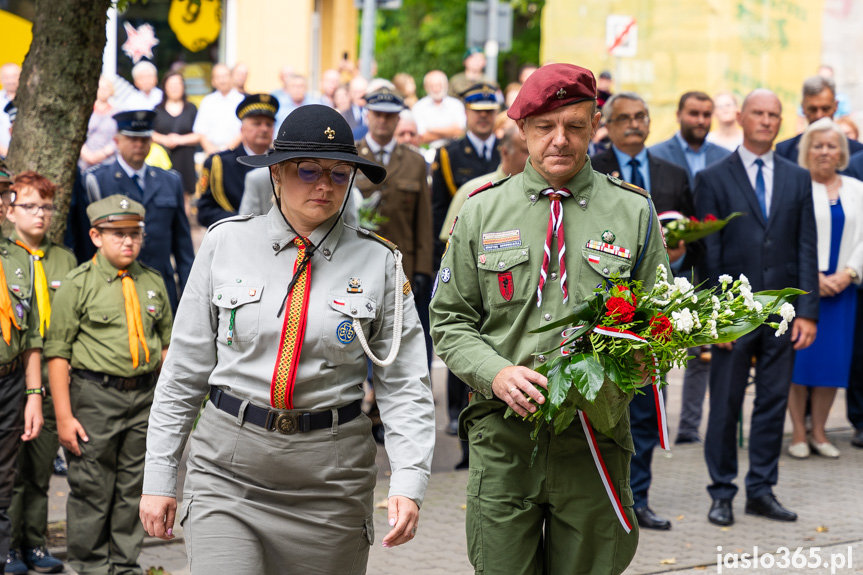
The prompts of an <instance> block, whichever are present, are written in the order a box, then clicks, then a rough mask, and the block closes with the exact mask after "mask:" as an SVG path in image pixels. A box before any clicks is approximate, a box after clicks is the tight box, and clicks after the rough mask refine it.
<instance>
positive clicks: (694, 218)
mask: <svg viewBox="0 0 863 575" xmlns="http://www.w3.org/2000/svg"><path fill="white" fill-rule="evenodd" d="M689 221H690V222H692V223H694V224H697V223H698V218H696V217H695V216H690V217H689Z"/></svg>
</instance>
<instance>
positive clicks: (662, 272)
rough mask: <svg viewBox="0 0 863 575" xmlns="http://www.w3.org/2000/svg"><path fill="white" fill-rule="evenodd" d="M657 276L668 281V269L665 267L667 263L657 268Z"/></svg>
mask: <svg viewBox="0 0 863 575" xmlns="http://www.w3.org/2000/svg"><path fill="white" fill-rule="evenodd" d="M656 276H657V277H659V278H662V281H668V270H667V269H665V264H659V266H658V267H657V268H656Z"/></svg>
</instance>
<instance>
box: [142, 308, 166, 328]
mask: <svg viewBox="0 0 863 575" xmlns="http://www.w3.org/2000/svg"><path fill="white" fill-rule="evenodd" d="M146 310H147V313H146V315H145V316H144V317H145V318H146V319H147V329H149V330H150V332H154V331H156V324H157V323H158V322H159V320H160V319H162V314H164V310H163V308H162V305H160V304H157V303H148V304H147V307H146Z"/></svg>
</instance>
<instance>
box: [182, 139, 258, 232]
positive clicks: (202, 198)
mask: <svg viewBox="0 0 863 575" xmlns="http://www.w3.org/2000/svg"><path fill="white" fill-rule="evenodd" d="M248 154H249V152H248V151H246V149H245V148H244V147H243V146H242V145H239V146H237V147H236V148H234V149H233V150H225V151H224V152H218V153H216V154H213V155H212V156H210V157H209V158H207V159H206V160H205V161H204V167H203V169H202V170H201V177H200V178H199V179H198V189H197V190H196V192H195V193H196V196H197V201H196V205H197V207H198V223H200V224H201V225H202V226H205V227H209V226H211V225H213V224H214V223H216V222H218V221H219V220H223V219H225V218H230V217H231V216H235V215H237V210H238V209H240V202H241V201H242V200H243V190H244V189H245V181H246V174H248V173H249V172H250V171H252V168H250V167H249V166H244V165H242V164H240V163H238V162H237V158H239V157H240V156H247V155H248Z"/></svg>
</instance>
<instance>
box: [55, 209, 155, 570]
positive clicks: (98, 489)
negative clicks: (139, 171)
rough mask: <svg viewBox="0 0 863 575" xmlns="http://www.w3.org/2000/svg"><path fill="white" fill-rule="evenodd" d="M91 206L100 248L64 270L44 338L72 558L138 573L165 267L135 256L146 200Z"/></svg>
mask: <svg viewBox="0 0 863 575" xmlns="http://www.w3.org/2000/svg"><path fill="white" fill-rule="evenodd" d="M87 216H88V217H89V218H90V225H91V226H92V227H91V228H90V239H91V240H92V241H93V243H94V244H95V245H96V247H97V248H98V250H99V251H98V252H97V253H96V255H95V256H94V257H93V259H92V260H91V261H88V262H85V263H83V264H81V265H80V266H78V267H77V268H75V269H74V270H72V271H71V272H69V274H68V275H67V276H66V277H65V279H64V280H63V283H62V285H61V286H60V288H59V289H58V290H57V293H56V295H55V296H54V301H53V308H52V309H53V312H52V314H51V326H50V328H49V329H48V337H47V338H46V340H45V357H47V358H48V373H49V378H50V382H51V395H52V396H53V399H54V410H55V413H56V416H57V432H58V434H59V438H60V443H61V444H62V445H63V447H65V448H66V460H67V461H68V462H69V487H70V493H69V501H68V504H67V506H66V516H67V521H68V528H67V535H66V540H67V547H68V550H69V564H70V565H71V566H72V568H73V569H75V571H77V572H78V573H79V574H81V575H85V574H91V573H99V574H106V575H107V574H108V573H141V568H140V566H138V554H139V553H140V551H141V543H142V541H143V539H144V531H143V529H141V527H140V526H139V525H138V521H137V506H138V499H139V498H140V496H141V481H142V479H143V473H142V470H143V466H144V452H145V443H146V434H147V420H148V417H149V414H150V405H151V404H152V402H153V389H154V387H155V384H156V372H157V370H158V368H159V366H160V364H161V362H162V360H163V359H164V356H165V351H166V350H167V348H168V343H169V342H170V339H171V306H170V303H169V300H168V293H167V291H166V290H165V283H164V282H163V281H162V277H161V276H160V275H159V274H158V272H156V271H155V270H153V269H151V268H148V267H145V266H144V265H142V264H140V263H138V262H137V261H136V258H137V257H138V254H139V253H140V252H141V243H142V242H143V239H144V227H143V226H144V206H142V205H141V204H139V203H138V202H135V201H133V200H130V199H129V198H127V197H126V196H122V195H119V194H116V195H112V196H108V197H107V198H105V199H103V200H99V201H98V202H94V203H92V204H90V205H89V206H88V207H87ZM70 365H71V368H72V372H71V385H70V376H69V367H70Z"/></svg>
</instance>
